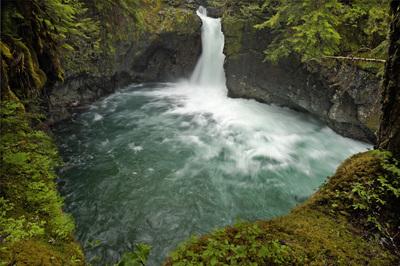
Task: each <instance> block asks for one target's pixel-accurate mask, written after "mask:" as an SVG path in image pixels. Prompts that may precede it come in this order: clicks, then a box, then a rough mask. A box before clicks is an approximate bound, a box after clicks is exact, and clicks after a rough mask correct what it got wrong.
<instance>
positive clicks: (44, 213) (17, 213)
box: [0, 101, 82, 258]
mask: <svg viewBox="0 0 400 266" xmlns="http://www.w3.org/2000/svg"><path fill="white" fill-rule="evenodd" d="M0 107H1V108H0V123H1V126H2V130H1V133H0V143H1V145H0V152H1V154H2V157H1V162H0V163H1V169H0V170H1V171H0V186H1V193H0V236H1V238H2V243H1V245H2V246H3V248H2V252H5V251H8V252H11V253H14V252H20V251H21V250H19V249H18V247H19V246H20V244H19V243H21V242H26V241H28V240H29V241H30V240H33V241H39V242H41V241H43V242H44V243H46V245H44V247H43V249H47V248H49V249H55V248H56V247H51V246H50V247H48V245H47V243H48V242H49V241H50V242H55V243H57V245H58V247H60V246H61V247H63V246H64V245H65V246H74V245H75V244H74V243H73V238H72V232H73V230H74V223H73V221H72V218H71V217H70V216H69V215H67V214H64V213H63V212H62V207H63V201H62V199H61V197H60V196H59V194H58V192H57V188H56V185H55V183H54V179H55V177H56V175H55V173H54V167H55V166H56V165H57V164H58V163H59V161H60V160H59V157H58V154H57V150H56V148H55V146H54V144H53V141H52V140H51V139H50V138H49V137H48V136H47V135H46V134H45V133H44V132H42V131H37V130H33V129H32V128H31V126H30V125H29V123H28V121H29V120H28V116H27V115H26V114H25V112H24V109H23V106H22V105H21V104H20V103H19V102H13V101H2V102H1V106H0ZM27 248H28V247H27ZM29 248H30V247H29ZM21 252H22V251H21ZM71 252H72V253H73V254H74V255H75V256H76V258H81V257H82V255H81V253H80V250H79V249H76V250H75V251H71ZM50 253H51V252H50ZM57 254H58V253H57ZM42 255H43V254H42ZM37 256H40V254H37ZM60 256H61V255H60Z"/></svg>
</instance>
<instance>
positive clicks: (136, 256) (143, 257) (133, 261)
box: [115, 243, 151, 266]
mask: <svg viewBox="0 0 400 266" xmlns="http://www.w3.org/2000/svg"><path fill="white" fill-rule="evenodd" d="M150 251H151V246H150V245H147V244H144V243H141V244H137V245H136V246H135V250H134V251H133V252H126V253H124V254H123V255H122V258H121V260H120V261H119V262H118V263H117V264H115V266H143V265H146V261H147V259H148V257H149V255H150Z"/></svg>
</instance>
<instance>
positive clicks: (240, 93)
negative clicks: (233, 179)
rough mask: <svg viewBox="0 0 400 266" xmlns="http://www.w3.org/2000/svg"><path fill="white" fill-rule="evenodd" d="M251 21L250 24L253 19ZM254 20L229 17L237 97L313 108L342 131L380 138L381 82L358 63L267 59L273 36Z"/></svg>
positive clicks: (229, 63)
mask: <svg viewBox="0 0 400 266" xmlns="http://www.w3.org/2000/svg"><path fill="white" fill-rule="evenodd" d="M249 24H250V25H249ZM251 25H252V23H251V22H246V21H241V20H240V19H232V18H229V17H227V18H226V17H225V18H224V19H223V28H224V32H225V37H226V44H225V54H226V55H227V58H226V62H225V71H226V77H227V86H228V90H229V95H230V96H231V97H242V98H252V99H256V100H258V101H260V102H265V103H274V104H278V105H282V106H286V107H290V108H292V109H295V110H300V111H305V112H308V113H311V114H313V115H315V116H317V117H318V118H320V119H321V120H323V121H324V122H326V123H327V124H328V125H329V126H330V127H331V128H332V129H334V130H335V131H337V132H338V133H340V134H342V135H344V136H347V137H351V138H355V139H359V140H363V141H368V142H375V138H376V137H375V131H376V130H377V127H378V125H379V116H380V103H379V99H380V92H379V87H380V82H379V80H378V79H377V78H376V77H375V75H373V74H370V73H367V72H365V71H363V70H360V69H357V68H356V67H354V66H352V65H347V64H342V63H333V64H331V65H330V66H329V67H326V66H325V67H323V66H321V65H320V64H316V63H314V64H308V65H304V64H301V63H300V62H299V61H298V60H296V59H288V60H285V61H282V62H280V63H279V64H272V63H269V62H263V60H264V54H263V50H264V49H265V47H266V44H267V42H268V40H269V39H270V38H271V36H270V34H269V33H268V32H266V31H255V30H254V29H253V28H252V27H251Z"/></svg>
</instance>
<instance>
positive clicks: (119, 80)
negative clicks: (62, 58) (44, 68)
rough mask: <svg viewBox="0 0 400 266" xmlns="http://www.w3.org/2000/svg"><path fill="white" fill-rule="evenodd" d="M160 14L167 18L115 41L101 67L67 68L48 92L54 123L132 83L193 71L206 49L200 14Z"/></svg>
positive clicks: (185, 11)
mask: <svg viewBox="0 0 400 266" xmlns="http://www.w3.org/2000/svg"><path fill="white" fill-rule="evenodd" d="M171 14H175V15H176V16H180V17H171ZM156 15H157V17H158V19H159V20H161V21H162V22H163V24H161V23H160V24H159V25H156V26H157V27H155V28H156V29H157V30H151V29H149V30H147V31H143V32H141V33H140V34H138V35H137V36H136V37H135V38H134V39H129V40H126V41H123V42H118V43H116V44H115V48H116V51H115V54H114V56H113V59H112V60H111V62H99V66H97V69H100V71H93V72H90V71H89V73H88V72H83V73H79V72H78V73H76V72H71V71H68V69H67V71H66V78H65V80H64V82H62V83H61V82H60V83H57V84H55V85H54V86H53V87H52V88H51V90H50V93H49V95H48V101H47V102H48V123H49V124H53V123H57V122H60V121H62V120H64V119H68V118H70V117H71V116H72V115H73V114H74V113H77V112H79V111H80V110H81V109H85V108H86V107H87V105H88V104H90V103H92V102H94V101H95V100H97V99H99V98H100V97H102V96H106V95H109V94H111V93H112V92H114V91H115V90H116V89H117V88H120V87H123V86H126V85H128V84H131V83H141V82H153V81H154V82H169V81H176V80H178V79H180V78H184V77H188V76H190V74H191V72H192V71H193V69H194V67H195V64H196V62H197V59H198V57H199V55H200V53H201V35H200V27H201V22H200V19H198V17H197V16H196V15H195V13H194V12H193V10H190V9H179V10H178V11H177V12H175V10H173V9H170V10H161V11H159V12H158V13H157V14H156ZM173 23H176V25H175V24H173ZM102 64H104V68H103V66H102Z"/></svg>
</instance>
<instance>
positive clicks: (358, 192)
mask: <svg viewBox="0 0 400 266" xmlns="http://www.w3.org/2000/svg"><path fill="white" fill-rule="evenodd" d="M356 162H357V161H356ZM362 163H363V165H361V162H360V161H359V162H357V164H353V165H350V166H348V167H349V168H350V167H351V168H355V169H357V170H358V171H357V172H355V173H354V176H352V177H350V176H348V178H346V179H343V180H341V182H340V184H339V183H338V184H337V185H336V186H332V187H325V188H323V189H324V190H325V193H326V195H327V197H328V196H329V197H330V198H329V199H327V200H328V201H329V202H330V205H331V207H332V209H331V212H332V213H334V214H336V213H338V212H339V213H340V212H341V213H345V214H346V215H348V216H349V217H351V219H352V220H353V222H354V223H357V224H358V225H361V226H362V227H364V228H366V229H368V230H369V234H377V235H379V236H380V237H382V238H383V239H385V242H386V244H387V245H388V246H389V247H390V248H392V249H394V250H395V252H399V244H400V237H399V236H398V228H399V227H400V218H399V216H398V213H399V211H400V206H399V205H398V202H399V200H400V164H399V161H398V160H397V159H395V158H393V157H392V155H391V153H390V152H386V151H379V150H375V151H371V152H369V153H368V156H365V158H364V161H363V162H362ZM362 167H365V169H364V168H362ZM343 176H344V175H343Z"/></svg>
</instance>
